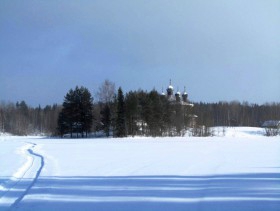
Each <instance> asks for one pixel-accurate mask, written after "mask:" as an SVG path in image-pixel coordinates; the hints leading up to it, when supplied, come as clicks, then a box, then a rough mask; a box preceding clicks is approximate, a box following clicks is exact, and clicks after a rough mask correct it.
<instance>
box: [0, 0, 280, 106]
mask: <svg viewBox="0 0 280 211" xmlns="http://www.w3.org/2000/svg"><path fill="white" fill-rule="evenodd" d="M105 79H109V80H111V81H113V82H115V84H116V85H117V86H122V88H123V89H124V91H129V90H137V89H138V88H142V89H144V90H148V91H149V90H151V89H153V88H155V89H157V90H158V91H160V92H161V89H162V87H163V88H164V89H166V87H167V85H168V84H169V79H172V83H173V86H174V87H175V89H176V90H177V89H179V90H180V91H182V90H183V88H184V86H186V88H187V92H188V93H189V97H190V100H192V101H196V102H198V101H204V102H216V101H220V100H226V101H231V100H239V101H241V102H242V101H249V102H252V103H265V102H272V101H276V102H279V99H280V94H279V90H280V1H278V0H227V1H224V0H211V1H206V0H172V1H170V0H152V1H151V0H141V1H140V0H139V1H130V0H96V1H94V0H81V1H73V0H56V1H54V0H49V1H43V0H41V1H40V0H38V1H31V0H26V1H20V0H13V1H11V0H1V1H0V84H1V88H0V101H1V100H2V101H6V102H7V101H12V102H16V101H20V100H25V101H26V102H27V103H28V104H30V105H34V106H36V105H39V104H41V105H46V104H52V103H61V102H62V101H63V97H64V95H65V94H66V93H67V91H68V90H69V89H70V88H74V87H75V86H76V85H79V86H80V85H83V86H86V87H87V88H89V90H90V91H91V92H92V94H93V95H94V94H95V93H96V91H97V89H98V87H99V86H100V84H101V83H102V82H103V81H104V80H105Z"/></svg>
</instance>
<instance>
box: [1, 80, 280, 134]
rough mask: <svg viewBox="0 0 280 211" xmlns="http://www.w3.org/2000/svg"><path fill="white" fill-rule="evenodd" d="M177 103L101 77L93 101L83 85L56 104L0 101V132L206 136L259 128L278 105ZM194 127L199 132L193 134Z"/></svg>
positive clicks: (276, 113) (277, 113) (277, 115)
mask: <svg viewBox="0 0 280 211" xmlns="http://www.w3.org/2000/svg"><path fill="white" fill-rule="evenodd" d="M192 104H193V105H194V106H182V104H180V103H174V102H173V101H170V100H168V99H167V97H166V96H165V95H162V94H160V93H158V92H157V91H156V90H151V91H149V92H148V91H143V90H137V91H129V92H127V93H123V91H122V88H121V87H119V88H118V90H117V91H116V88H115V84H114V83H112V82H110V81H108V80H106V81H104V82H103V83H102V85H101V86H100V87H99V89H98V91H97V94H96V99H95V100H94V99H93V97H92V95H91V93H90V91H89V90H88V89H87V88H85V87H78V86H77V87H75V89H70V90H69V92H68V93H66V95H65V97H64V102H63V104H62V105H56V104H54V105H52V106H50V105H48V106H45V107H44V108H41V106H38V107H35V108H34V107H30V106H28V105H27V104H26V102H25V101H21V102H17V103H15V104H14V103H1V104H0V132H7V133H11V134H15V135H30V134H34V135H38V134H41V135H43V134H44V135H54V136H70V137H87V136H89V135H91V136H93V135H95V136H98V135H104V136H107V137H109V136H111V137H125V136H154V137H155V136H183V135H185V133H186V132H188V131H192V132H195V134H194V135H207V134H208V132H207V130H205V132H201V130H198V129H199V128H208V127H212V126H253V127H255V126H257V127H259V126H261V124H262V123H263V122H264V121H266V120H279V119H280V103H267V104H264V105H258V104H249V103H248V102H243V103H240V102H238V101H233V102H218V103H203V102H200V103H195V102H194V103H192ZM197 131H200V132H197Z"/></svg>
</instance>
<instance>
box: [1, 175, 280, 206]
mask: <svg viewBox="0 0 280 211" xmlns="http://www.w3.org/2000/svg"><path fill="white" fill-rule="evenodd" d="M0 182H2V181H0ZM17 194H18V193H16V191H15V195H17ZM2 208H3V207H2ZM0 209H1V205H0ZM16 209H19V210H30V209H32V210H67V209H68V210H114V211H115V210H213V211H215V210H230V211H233V210H246V211H248V210H254V211H256V210H275V211H276V210H280V174H276V173H267V174H233V175H218V176H217V175H216V176H124V177H90V176H89V177H44V178H42V177H39V178H38V180H37V181H36V183H35V184H34V186H33V187H32V188H31V189H30V190H29V191H28V193H27V194H26V195H25V196H24V198H23V200H22V201H21V202H20V203H19V204H18V206H17V207H16Z"/></svg>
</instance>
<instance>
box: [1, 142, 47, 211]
mask: <svg viewBox="0 0 280 211" xmlns="http://www.w3.org/2000/svg"><path fill="white" fill-rule="evenodd" d="M26 143H28V144H31V147H28V149H25V148H26V146H24V147H23V148H24V150H25V153H24V155H25V156H26V159H27V161H26V163H25V165H24V166H22V167H21V168H20V169H18V170H17V172H16V173H15V174H14V175H13V176H12V177H11V179H10V180H9V181H7V182H5V184H6V187H5V189H6V191H5V192H4V193H3V194H2V195H1V196H0V203H1V201H2V200H4V201H5V200H6V198H9V197H10V195H13V193H12V192H13V191H14V190H17V189H18V190H20V188H17V187H18V186H20V184H21V182H26V181H25V180H30V179H31V181H30V184H29V185H28V186H27V187H26V189H25V190H24V191H23V192H22V193H20V195H19V196H18V197H17V198H16V200H15V201H14V202H13V203H12V204H11V205H10V207H9V208H8V207H7V209H8V210H15V209H17V206H18V204H19V203H20V202H21V200H22V199H23V198H24V197H25V196H26V195H27V194H28V192H29V191H30V189H31V188H32V187H33V185H34V184H35V183H36V181H37V180H38V177H39V175H40V173H41V171H42V169H43V167H44V157H43V156H42V155H40V154H38V153H35V152H34V151H33V150H32V149H34V148H35V146H36V145H37V144H35V143H32V142H26ZM30 159H31V161H30ZM35 159H40V166H39V168H38V170H36V169H35V171H36V174H35V177H34V178H28V179H27V178H25V177H26V176H29V175H32V172H33V171H34V168H36V165H35V164H34V163H35ZM1 199H2V200H1Z"/></svg>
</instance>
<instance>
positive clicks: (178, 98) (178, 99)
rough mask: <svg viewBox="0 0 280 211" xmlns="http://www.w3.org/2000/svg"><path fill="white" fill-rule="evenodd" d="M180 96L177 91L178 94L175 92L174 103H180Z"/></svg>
mask: <svg viewBox="0 0 280 211" xmlns="http://www.w3.org/2000/svg"><path fill="white" fill-rule="evenodd" d="M180 95H181V93H180V92H179V91H178V92H176V94H175V98H176V101H177V102H180V101H181V97H180Z"/></svg>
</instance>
